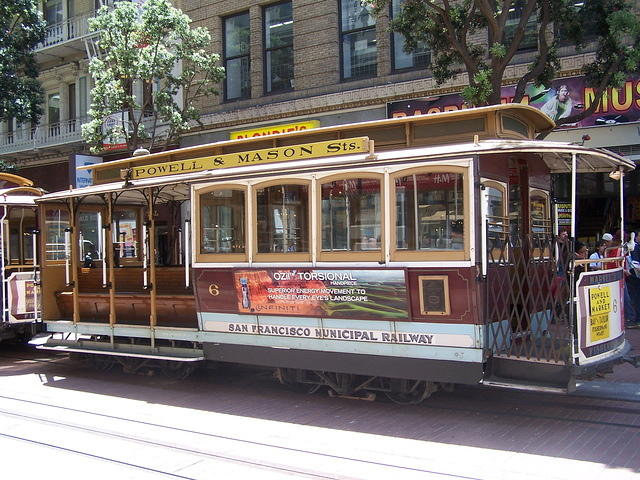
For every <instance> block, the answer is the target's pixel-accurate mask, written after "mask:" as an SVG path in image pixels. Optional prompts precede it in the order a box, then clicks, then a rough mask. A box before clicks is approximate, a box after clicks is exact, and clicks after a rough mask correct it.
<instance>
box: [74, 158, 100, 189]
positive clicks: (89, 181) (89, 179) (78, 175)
mask: <svg viewBox="0 0 640 480" xmlns="http://www.w3.org/2000/svg"><path fill="white" fill-rule="evenodd" d="M97 163H102V157H96V156H92V155H80V154H79V153H74V154H72V155H71V161H70V162H69V166H70V167H71V172H70V180H71V185H73V186H74V187H75V188H82V187H88V186H90V185H93V176H92V173H91V170H77V168H78V167H85V166H87V165H96V164H97Z"/></svg>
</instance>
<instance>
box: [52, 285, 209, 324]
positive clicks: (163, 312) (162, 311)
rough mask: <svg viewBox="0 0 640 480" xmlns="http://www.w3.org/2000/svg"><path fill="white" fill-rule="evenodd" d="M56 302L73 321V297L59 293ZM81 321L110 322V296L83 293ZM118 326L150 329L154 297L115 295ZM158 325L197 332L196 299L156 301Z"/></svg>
mask: <svg viewBox="0 0 640 480" xmlns="http://www.w3.org/2000/svg"><path fill="white" fill-rule="evenodd" d="M56 300H57V303H58V308H59V310H60V313H61V315H62V316H63V317H64V318H72V317H73V293H72V292H57V293H56ZM79 305H80V312H79V313H80V320H81V321H82V322H97V323H108V322H109V294H108V293H80V294H79ZM115 307H116V312H115V313H116V323H119V324H127V325H149V315H150V313H151V297H150V295H149V294H148V293H147V294H144V293H143V294H140V293H135V292H134V293H122V292H119V293H117V294H116V298H115ZM156 315H157V324H158V325H159V326H165V327H182V328H197V326H198V320H197V315H196V302H195V298H194V297H193V295H185V294H182V295H178V294H173V295H169V294H162V295H157V297H156Z"/></svg>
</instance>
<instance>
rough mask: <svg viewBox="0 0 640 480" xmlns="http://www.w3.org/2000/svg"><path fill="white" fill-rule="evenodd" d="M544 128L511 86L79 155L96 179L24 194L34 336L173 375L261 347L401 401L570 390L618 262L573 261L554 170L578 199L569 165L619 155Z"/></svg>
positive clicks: (598, 346)
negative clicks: (408, 110) (368, 112)
mask: <svg viewBox="0 0 640 480" xmlns="http://www.w3.org/2000/svg"><path fill="white" fill-rule="evenodd" d="M552 126H553V122H552V121H551V120H550V119H549V118H548V117H547V116H546V115H544V114H543V113H541V112H540V111H538V110H536V109H534V108H532V107H529V106H524V105H519V104H509V105H498V106H491V107H482V108H476V109H467V110H461V111H455V112H445V113H439V114H433V115H423V116H416V117H405V118H397V119H387V120H379V121H373V122H364V123H356V124H349V125H341V126H329V127H323V128H317V129H313V130H306V131H301V132H290V133H285V134H277V135H270V136H265V137H258V138H249V139H239V140H229V141H222V142H217V143H211V144H207V145H201V146H196V147H189V148H182V149H177V150H173V151H168V152H162V153H154V154H147V155H143V156H138V157H132V158H127V159H123V160H118V161H113V162H109V163H105V164H100V165H91V166H86V167H80V168H84V169H90V170H91V171H92V175H93V181H94V184H93V185H92V186H89V187H84V188H78V189H72V190H68V191H64V192H57V193H51V194H47V195H44V196H43V197H41V198H40V199H39V200H38V204H39V208H40V220H41V229H42V231H43V238H44V241H43V243H42V256H43V261H42V283H43V288H42V316H43V321H44V323H45V325H46V329H47V331H48V332H50V333H51V334H52V336H51V338H50V339H49V341H48V342H47V343H46V344H45V345H43V348H49V349H56V350H62V351H68V352H76V353H81V354H84V355H86V356H87V358H92V359H93V361H94V362H97V363H99V365H100V366H102V367H105V368H107V367H109V366H112V365H115V364H121V365H122V366H124V367H125V368H126V369H127V370H129V371H136V370H138V369H140V368H151V367H154V368H155V367H158V368H161V369H163V370H165V371H167V372H173V373H175V374H180V375H182V374H185V375H186V374H187V373H188V372H189V371H191V370H192V369H193V368H194V366H195V365H197V364H199V363H202V362H231V363H241V364H252V365H260V366H264V367H269V368H274V369H275V371H276V374H277V378H278V379H279V380H280V381H281V382H283V383H292V384H302V385H305V386H306V387H308V388H309V389H316V388H319V387H328V388H329V389H330V390H331V392H333V393H334V394H338V395H356V396H358V395H367V396H372V395H375V394H376V393H383V394H386V395H387V396H388V397H390V398H391V399H392V400H394V401H398V402H400V403H416V402H419V401H421V400H423V399H424V398H427V397H428V396H429V395H430V394H431V393H433V392H434V391H436V390H437V389H438V388H450V387H451V386H452V385H454V384H478V383H483V384H489V385H502V386H511V387H514V388H533V389H536V388H545V389H548V388H551V389H558V390H561V391H567V390H571V388H573V385H574V383H575V379H576V378H578V377H580V376H584V375H591V374H594V373H596V372H598V371H605V370H607V369H608V368H610V366H611V365H612V364H614V363H616V362H619V361H620V360H621V359H622V358H623V356H624V355H625V354H626V352H627V351H628V350H629V344H628V342H627V341H626V340H625V333H624V321H623V316H622V304H621V301H622V298H623V293H622V292H623V282H624V279H623V271H622V268H621V266H620V259H619V258H613V259H610V260H607V262H610V267H611V268H608V269H607V270H606V273H603V272H602V271H598V272H593V271H588V268H587V269H585V268H582V270H586V271H582V272H580V273H577V272H578V270H576V266H577V265H579V263H576V260H575V259H574V258H573V246H572V242H571V240H572V239H573V237H575V225H576V222H578V221H579V219H577V218H575V216H576V214H575V208H574V209H572V211H571V214H570V217H571V229H572V230H571V235H570V239H569V242H563V241H562V239H559V238H558V229H559V225H558V218H557V215H556V214H555V212H554V210H555V209H554V208H553V206H554V192H553V185H554V182H553V181H552V178H553V176H554V175H555V174H559V173H568V174H570V176H571V178H572V179H573V183H572V184H573V186H574V188H573V190H572V196H573V197H572V200H573V201H572V202H571V203H572V205H573V206H575V205H576V202H575V196H576V195H577V192H576V189H575V185H576V181H575V180H576V176H577V175H579V174H582V173H586V172H589V173H592V172H611V171H615V172H617V173H619V174H620V175H624V174H625V173H627V172H629V171H631V170H632V169H633V168H634V164H633V163H632V162H631V161H629V160H627V159H625V158H623V157H621V156H619V155H616V154H614V153H612V152H609V151H606V150H599V149H593V148H587V147H585V146H581V145H572V144H567V143H555V142H548V141H538V140H535V136H536V133H537V132H539V131H543V130H547V129H549V128H551V127H552ZM622 184H623V182H620V199H621V202H622V200H623V190H622ZM621 226H622V225H621ZM89 249H90V251H89ZM87 256H89V257H90V258H91V262H89V263H88V264H85V262H84V259H85V258H86V257H87Z"/></svg>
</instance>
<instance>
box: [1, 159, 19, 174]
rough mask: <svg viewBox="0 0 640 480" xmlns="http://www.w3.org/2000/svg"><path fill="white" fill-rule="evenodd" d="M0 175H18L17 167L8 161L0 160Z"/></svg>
mask: <svg viewBox="0 0 640 480" xmlns="http://www.w3.org/2000/svg"><path fill="white" fill-rule="evenodd" d="M0 173H13V174H14V175H15V174H16V173H18V166H17V165H16V164H15V163H13V162H11V161H9V160H4V159H1V158H0Z"/></svg>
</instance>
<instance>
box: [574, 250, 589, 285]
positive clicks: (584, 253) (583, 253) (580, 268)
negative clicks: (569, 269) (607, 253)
mask: <svg viewBox="0 0 640 480" xmlns="http://www.w3.org/2000/svg"><path fill="white" fill-rule="evenodd" d="M573 255H574V257H573V258H574V260H585V259H586V258H587V257H588V255H589V249H588V248H587V246H586V245H585V244H584V243H582V242H580V241H576V244H575V250H574V254H573ZM582 272H584V264H579V265H575V267H574V269H573V274H574V278H575V279H576V280H578V277H579V276H580V274H581V273H582Z"/></svg>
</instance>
